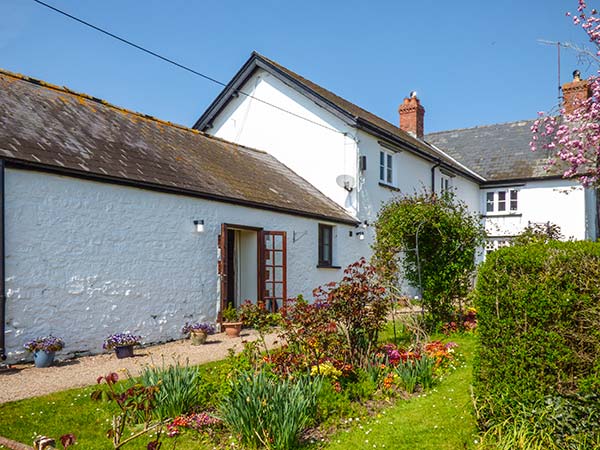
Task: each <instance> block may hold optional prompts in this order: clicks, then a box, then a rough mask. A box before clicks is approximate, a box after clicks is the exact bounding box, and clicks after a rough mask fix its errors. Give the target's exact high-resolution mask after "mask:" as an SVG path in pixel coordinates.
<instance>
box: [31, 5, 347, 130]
mask: <svg viewBox="0 0 600 450" xmlns="http://www.w3.org/2000/svg"><path fill="white" fill-rule="evenodd" d="M33 1H34V2H35V3H38V4H39V5H41V6H44V7H46V8H48V9H51V10H52V11H54V12H57V13H59V14H62V15H63V16H65V17H68V18H69V19H72V20H74V21H76V22H79V23H80V24H82V25H85V26H86V27H89V28H92V29H93V30H96V31H98V32H100V33H102V34H105V35H107V36H109V37H111V38H113V39H116V40H117V41H120V42H122V43H123V44H126V45H129V46H130V47H133V48H135V49H137V50H140V51H142V52H144V53H147V54H148V55H151V56H154V57H155V58H158V59H160V60H162V61H164V62H166V63H168V64H171V65H174V66H175V67H179V68H180V69H183V70H185V71H187V72H190V73H192V74H194V75H196V76H199V77H200V78H203V79H205V80H207V81H210V82H211V83H215V84H218V85H219V86H221V87H227V84H226V83H223V82H222V81H219V80H217V79H216V78H213V77H211V76H208V75H205V74H203V73H201V72H198V71H197V70H194V69H192V68H190V67H188V66H186V65H184V64H181V63H178V62H177V61H174V60H172V59H170V58H167V57H166V56H162V55H160V54H158V53H156V52H153V51H152V50H149V49H147V48H145V47H142V46H141V45H138V44H136V43H134V42H131V41H130V40H128V39H125V38H123V37H121V36H118V35H116V34H114V33H111V32H110V31H107V30H105V29H103V28H100V27H99V26H96V25H94V24H92V23H89V22H87V21H85V20H83V19H80V18H79V17H76V16H74V15H72V14H69V13H68V12H66V11H63V10H61V9H58V8H56V7H54V6H52V5H49V4H48V3H45V2H43V1H41V0H33ZM235 92H236V93H238V94H240V95H243V96H245V97H248V98H251V99H253V100H256V101H258V102H261V103H263V104H265V105H267V106H270V107H272V108H275V109H278V110H279V111H282V112H284V113H286V114H290V115H292V116H294V117H297V118H298V119H302V120H304V121H306V122H309V123H312V124H314V125H317V126H319V127H321V128H325V129H326V130H329V131H333V132H335V133H340V134H343V135H345V134H346V133H345V132H343V131H340V130H336V129H335V128H331V127H328V126H327V125H323V124H322V123H319V122H316V121H314V120H312V119H309V118H308V117H304V116H301V115H300V114H297V113H295V112H293V111H289V110H287V109H285V108H282V107H280V106H277V105H274V104H273V103H270V102H267V101H266V100H263V99H260V98H258V97H254V96H253V95H252V94H248V93H247V92H244V91H241V90H236V91H235Z"/></svg>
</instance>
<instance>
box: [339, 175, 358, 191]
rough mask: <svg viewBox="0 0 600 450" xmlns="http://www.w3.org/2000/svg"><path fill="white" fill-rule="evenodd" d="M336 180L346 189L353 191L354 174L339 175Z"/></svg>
mask: <svg viewBox="0 0 600 450" xmlns="http://www.w3.org/2000/svg"><path fill="white" fill-rule="evenodd" d="M335 182H336V183H337V185H338V186H339V187H341V188H344V189H346V190H347V191H348V192H352V189H354V177H353V176H352V175H338V176H337V177H336V178H335Z"/></svg>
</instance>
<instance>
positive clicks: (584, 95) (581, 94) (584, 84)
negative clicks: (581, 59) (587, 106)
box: [562, 70, 592, 114]
mask: <svg viewBox="0 0 600 450" xmlns="http://www.w3.org/2000/svg"><path fill="white" fill-rule="evenodd" d="M562 92H563V106H564V107H565V114H572V113H573V111H575V109H576V108H577V106H578V103H579V102H581V101H583V100H587V99H588V98H589V97H590V96H591V95H592V90H591V87H590V83H589V82H588V81H587V80H582V79H581V73H580V72H579V70H575V71H573V81H571V82H570V83H565V84H563V85H562Z"/></svg>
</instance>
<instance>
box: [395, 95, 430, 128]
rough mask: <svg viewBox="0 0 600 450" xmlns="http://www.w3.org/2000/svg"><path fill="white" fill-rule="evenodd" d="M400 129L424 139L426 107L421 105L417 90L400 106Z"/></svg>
mask: <svg viewBox="0 0 600 450" xmlns="http://www.w3.org/2000/svg"><path fill="white" fill-rule="evenodd" d="M398 113H399V114H400V129H401V130H403V131H406V132H407V133H409V134H411V135H413V136H416V137H417V138H419V139H423V134H424V116H425V108H423V106H422V105H421V102H420V101H419V98H418V97H417V92H416V91H412V92H411V93H410V94H409V96H408V97H406V98H405V99H404V100H403V102H402V104H401V105H400V106H399V107H398Z"/></svg>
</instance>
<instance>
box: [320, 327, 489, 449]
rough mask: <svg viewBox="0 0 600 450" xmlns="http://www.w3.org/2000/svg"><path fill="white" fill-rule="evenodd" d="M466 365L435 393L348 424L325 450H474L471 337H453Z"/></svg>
mask: <svg viewBox="0 0 600 450" xmlns="http://www.w3.org/2000/svg"><path fill="white" fill-rule="evenodd" d="M452 340H453V341H455V342H456V343H458V344H459V347H458V352H460V353H462V355H463V357H464V363H463V364H461V365H460V366H459V367H457V369H456V370H455V371H453V372H451V373H449V374H448V375H447V376H446V377H445V378H444V379H443V380H442V381H441V383H439V384H438V385H437V386H436V387H435V388H433V390H431V391H429V392H427V393H425V394H421V395H420V396H418V397H414V398H412V399H410V400H407V401H399V402H398V403H397V404H396V405H395V406H392V407H390V408H387V409H385V410H384V411H382V412H381V414H378V415H377V416H376V417H374V418H370V419H369V418H367V419H365V418H359V421H356V420H352V421H348V423H349V425H350V427H349V428H348V429H347V430H346V431H342V432H340V433H338V434H337V435H336V436H333V437H332V439H331V444H330V445H327V446H326V447H325V448H326V449H328V450H335V449H348V448H389V449H398V450H401V449H411V450H413V449H439V450H442V449H448V450H454V449H469V448H471V449H473V448H476V445H475V443H476V441H477V439H478V438H477V433H476V428H475V421H474V418H473V415H472V410H473V407H472V403H471V397H470V389H469V386H470V383H471V369H472V359H473V352H474V348H475V338H474V336H473V335H464V336H453V337H452Z"/></svg>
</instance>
